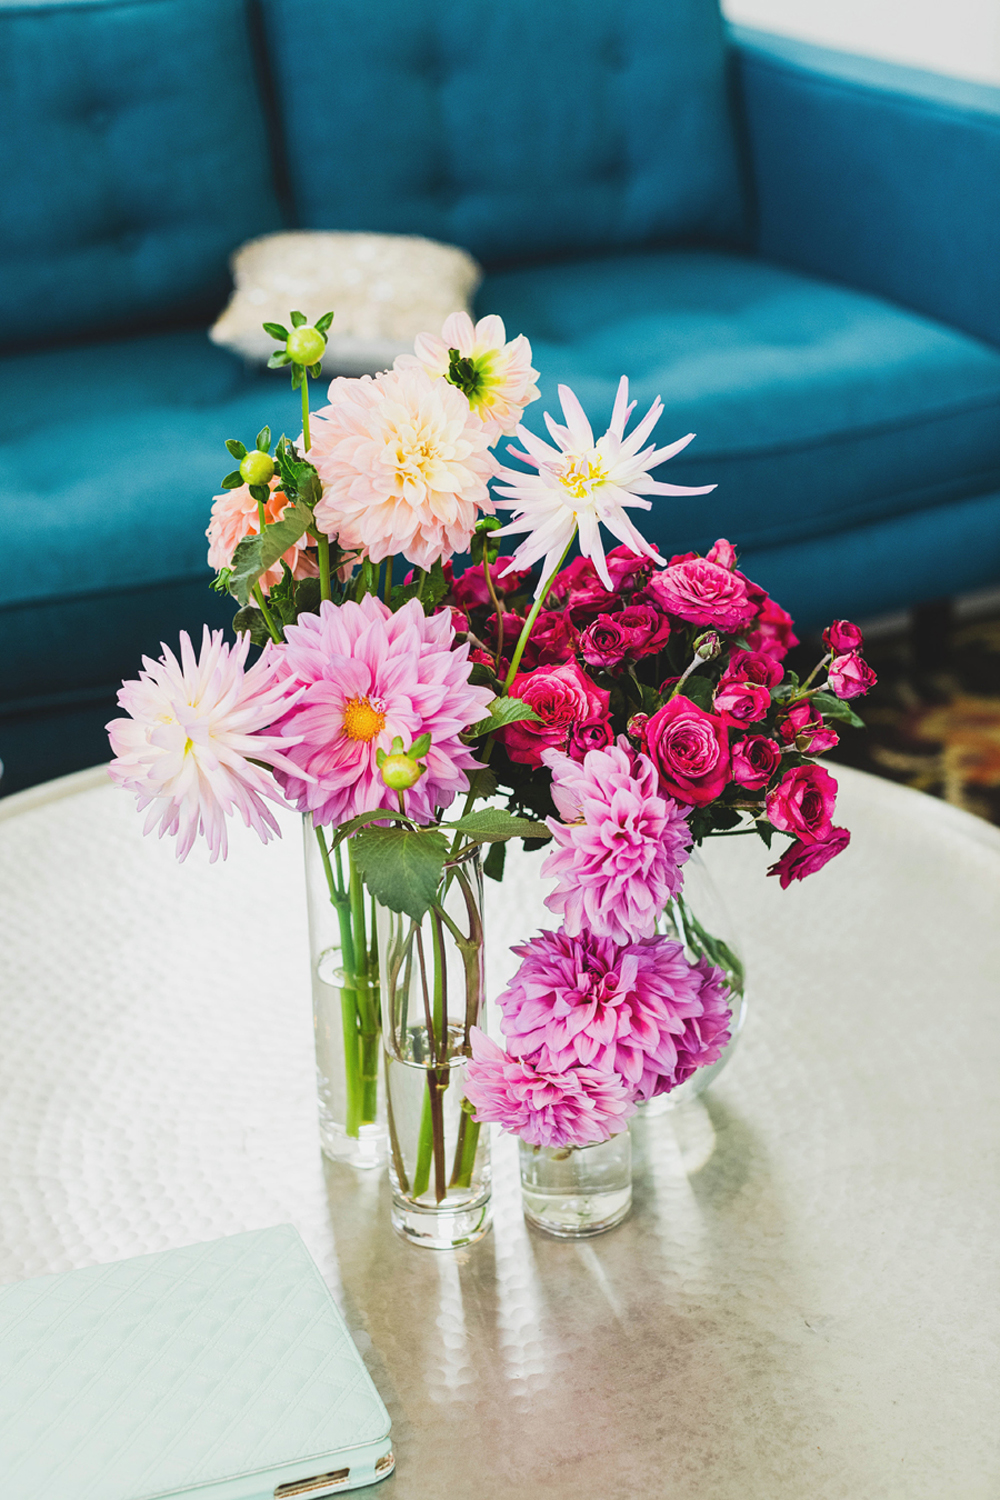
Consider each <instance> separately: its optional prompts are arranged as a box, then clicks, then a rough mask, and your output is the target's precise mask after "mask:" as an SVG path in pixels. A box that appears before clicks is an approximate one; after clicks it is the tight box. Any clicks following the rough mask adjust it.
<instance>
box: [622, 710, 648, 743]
mask: <svg viewBox="0 0 1000 1500" xmlns="http://www.w3.org/2000/svg"><path fill="white" fill-rule="evenodd" d="M648 723H649V714H633V715H632V717H631V719H629V721H628V723H627V724H626V725H625V728H626V729H627V730H628V732H629V734H630V735H631V737H632V739H634V740H641V739H643V738H644V737H645V734H646V725H647V724H648Z"/></svg>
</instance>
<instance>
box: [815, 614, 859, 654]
mask: <svg viewBox="0 0 1000 1500" xmlns="http://www.w3.org/2000/svg"><path fill="white" fill-rule="evenodd" d="M863 641H864V638H863V636H862V634H861V631H860V630H859V629H858V627H857V626H856V625H852V624H851V622H850V620H834V622H833V624H832V625H829V626H828V627H827V628H826V630H824V632H823V645H824V646H825V647H826V649H827V650H828V651H832V652H833V653H834V655H835V656H838V655H840V654H842V653H843V652H845V651H860V650H861V647H862V644H863Z"/></svg>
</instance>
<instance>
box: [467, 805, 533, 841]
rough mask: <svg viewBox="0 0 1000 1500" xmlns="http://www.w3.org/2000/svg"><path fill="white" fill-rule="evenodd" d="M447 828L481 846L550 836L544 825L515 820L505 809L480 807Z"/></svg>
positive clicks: (525, 819) (529, 820)
mask: <svg viewBox="0 0 1000 1500" xmlns="http://www.w3.org/2000/svg"><path fill="white" fill-rule="evenodd" d="M447 826H448V827H449V828H455V829H457V830H458V832H459V833H465V834H468V835H469V837H470V838H471V839H472V840H474V842H476V843H482V844H493V843H495V842H496V841H497V840H498V839H549V838H551V836H552V835H551V834H550V833H549V831H548V829H547V828H546V827H545V824H544V823H533V822H532V821H531V819H530V818H516V817H515V816H514V814H513V813H510V812H508V811H507V809H506V808H505V807H481V808H480V809H479V811H478V812H470V813H467V814H466V816H465V817H464V818H459V819H458V821H457V822H456V823H449V824H448V825H447Z"/></svg>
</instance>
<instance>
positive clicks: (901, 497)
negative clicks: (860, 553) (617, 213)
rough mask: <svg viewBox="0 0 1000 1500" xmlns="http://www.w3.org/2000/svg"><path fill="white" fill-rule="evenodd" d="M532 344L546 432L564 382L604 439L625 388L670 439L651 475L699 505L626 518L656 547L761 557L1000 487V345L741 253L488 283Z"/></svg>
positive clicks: (662, 504) (678, 502)
mask: <svg viewBox="0 0 1000 1500" xmlns="http://www.w3.org/2000/svg"><path fill="white" fill-rule="evenodd" d="M477 302H478V306H479V308H480V309H481V311H482V312H486V311H489V312H497V313H499V314H500V315H501V316H502V317H503V318H504V320H505V322H506V323H507V327H508V330H509V332H510V333H521V332H523V333H525V334H527V335H528V337H529V338H530V340H531V344H532V349H533V352H534V359H533V363H534V364H535V366H536V368H538V369H539V370H541V371H542V381H541V382H540V387H541V391H542V400H541V401H538V402H535V403H534V404H533V405H532V406H530V407H529V408H528V412H527V417H526V421H527V425H528V426H529V427H530V428H531V429H532V430H533V431H537V432H538V433H540V434H541V435H544V427H543V424H542V411H543V409H547V410H548V411H550V412H552V413H553V415H558V411H559V406H558V397H557V394H556V385H557V384H558V383H560V382H562V383H565V384H568V385H570V386H571V387H572V388H573V390H574V391H575V392H576V394H577V395H578V396H579V398H580V400H581V401H582V403H583V406H584V408H585V410H586V411H587V412H588V414H589V415H590V416H591V419H592V422H593V426H594V428H595V431H601V430H603V427H604V426H606V424H607V420H608V418H609V417H610V413H611V406H612V402H613V400H614V394H615V389H616V386H617V383H618V380H619V377H620V376H621V375H623V374H628V375H629V377H630V382H631V393H632V395H633V396H634V397H635V398H636V399H637V401H638V403H639V404H638V408H637V415H641V414H642V413H644V412H645V411H646V410H647V408H648V407H649V404H650V403H651V401H652V400H653V398H654V397H655V396H660V397H662V399H663V403H664V407H665V411H664V414H663V416H662V417H661V418H660V422H659V425H658V427H657V429H656V437H657V440H658V442H660V443H661V444H662V443H667V442H670V441H671V440H673V439H674V438H677V437H680V436H682V435H683V434H684V433H686V432H695V433H696V434H697V438H696V441H695V442H693V443H691V445H690V447H688V448H687V449H685V450H684V452H683V454H681V455H679V456H678V457H677V458H675V459H672V460H671V461H670V462H669V463H668V464H666V465H664V466H663V468H662V469H661V470H660V472H659V473H658V475H657V477H658V478H660V479H663V480H666V481H668V482H670V483H675V484H689V485H701V484H709V483H712V482H716V483H717V484H718V489H717V490H716V491H715V492H713V493H712V494H711V495H710V496H692V497H691V498H684V497H677V498H657V499H654V501H653V505H654V509H653V511H652V512H650V513H647V514H645V515H644V514H643V513H641V512H636V519H637V521H638V524H639V525H640V527H642V528H643V529H644V530H645V533H646V535H648V536H649V537H650V539H651V540H654V541H656V542H657V543H658V545H659V546H660V547H661V549H663V550H665V551H677V550H683V551H687V550H688V549H690V548H698V549H704V548H706V547H708V546H709V545H711V543H712V542H713V541H714V540H715V538H716V537H718V536H727V537H729V538H730V539H731V540H733V541H734V542H737V543H738V544H739V545H740V546H741V548H744V549H746V550H747V551H748V552H749V551H755V550H760V549H766V548H773V547H775V546H782V545H787V544H789V543H795V542H799V541H804V540H806V539H809V538H815V537H820V536H823V535H825V534H830V533H838V532H843V531H846V530H849V529H850V528H852V527H857V526H863V525H866V524H871V523H874V522H876V521H881V520H884V519H886V518H889V517H893V516H900V515H903V514H906V513H909V512H913V511H918V510H922V509H926V508H929V507H933V506H939V505H946V504H949V503H951V502H953V501H957V500H960V499H962V498H965V497H969V496H977V495H982V494H985V493H987V492H989V491H995V490H997V489H998V488H1000V421H998V415H1000V350H997V349H994V348H992V347H990V346H989V345H987V344H984V343H980V342H978V341H977V340H975V339H973V338H971V337H969V336H967V335H965V334H960V333H956V332H953V331H952V330H950V329H948V328H945V327H943V326H942V325H940V324H937V323H934V322H932V321H930V320H929V319H927V318H924V317H921V316H918V315H916V314H914V313H909V312H907V311H905V310H904V309H902V308H900V307H896V306H892V305H890V304H889V303H886V302H883V301H880V300H879V299H878V298H876V297H872V296H867V295H863V294H861V293H858V292H853V291H851V290H849V289H848V288H847V287H843V286H837V285H833V284H831V283H828V282H824V281H819V280H815V279H812V278H810V277H808V276H804V275H800V274H798V273H796V272H793V271H788V270H784V269H782V268H781V267H780V266H776V265H773V264H768V263H765V262H762V261H758V260H753V259H746V258H742V257H739V256H735V255H724V254H715V253H707V252H706V253H701V252H678V251H662V252H655V253H648V254H637V255H629V256H615V257H610V258H606V259H601V260H586V261H577V262H574V263H564V264H559V265H549V266H545V267H536V268H533V269H528V270H519V271H507V272H503V273H500V274H494V275H491V276H488V277H487V278H486V280H485V282H484V283H483V286H482V288H481V290H480V292H479V296H478V299H477Z"/></svg>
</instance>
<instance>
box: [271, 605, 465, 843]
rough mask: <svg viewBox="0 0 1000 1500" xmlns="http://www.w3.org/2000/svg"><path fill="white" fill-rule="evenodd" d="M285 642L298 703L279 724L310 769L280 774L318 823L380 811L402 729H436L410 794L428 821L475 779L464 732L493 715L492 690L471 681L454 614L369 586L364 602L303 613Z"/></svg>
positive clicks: (285, 663) (293, 798)
mask: <svg viewBox="0 0 1000 1500" xmlns="http://www.w3.org/2000/svg"><path fill="white" fill-rule="evenodd" d="M285 637H286V640H285V645H284V646H283V647H279V648H276V650H275V655H276V656H278V658H279V665H280V668H281V671H282V673H283V675H284V677H285V679H286V685H287V690H288V691H289V692H290V693H291V692H293V691H294V690H295V689H296V688H298V689H299V690H300V691H299V695H298V701H297V702H296V703H295V705H294V707H293V708H292V709H291V710H290V711H289V712H288V713H286V714H285V715H284V717H283V718H281V719H279V720H278V721H277V722H276V723H275V724H274V726H273V728H274V730H276V731H277V732H279V733H280V734H282V735H284V736H286V737H287V740H286V743H287V746H288V749H287V758H288V760H289V761H291V762H293V764H294V765H295V766H297V767H300V768H301V774H300V775H298V776H296V775H294V774H288V770H287V763H286V769H285V770H278V771H276V773H275V774H276V776H277V777H278V779H279V781H280V784H281V786H282V787H283V788H284V791H285V796H286V797H287V798H288V800H289V801H290V802H291V803H292V804H293V805H294V806H295V807H297V808H298V809H299V811H300V812H310V813H312V815H313V822H314V823H315V825H316V827H317V828H319V827H324V826H328V825H329V826H334V827H336V826H337V825H339V824H341V823H345V822H346V821H347V820H348V818H353V817H354V816H355V815H356V814H358V813H364V812H373V811H374V809H375V808H377V807H383V806H385V804H386V801H387V799H388V798H389V793H387V791H386V789H385V786H384V785H383V783H382V777H381V774H380V772H379V769H378V761H377V755H378V751H379V750H380V749H381V750H385V751H386V752H388V751H389V749H390V748H391V745H392V741H393V738H394V737H395V736H397V735H398V736H399V738H400V739H402V741H403V743H404V745H410V744H412V743H413V741H414V740H416V739H419V738H420V736H421V735H422V734H429V735H430V736H431V747H430V749H429V750H428V752H427V754H426V755H425V756H424V757H423V760H424V762H425V764H426V766H427V770H426V772H425V773H424V775H423V776H421V778H420V780H419V781H418V782H417V784H416V786H414V787H412V788H411V789H410V791H408V792H407V793H406V811H407V813H408V815H409V816H410V817H411V818H413V819H414V820H415V821H416V822H418V823H427V822H430V821H431V819H432V818H433V816H434V811H435V808H438V807H449V806H450V805H451V803H452V801H453V800H454V798H455V796H456V795H457V793H459V792H464V791H466V790H467V788H468V784H469V783H468V777H467V776H466V774H465V773H466V771H468V770H472V769H473V768H475V767H476V766H478V764H479V762H478V761H477V760H476V758H475V757H474V755H473V754H472V752H471V751H470V750H469V749H468V747H467V746H465V745H463V743H462V741H461V740H460V738H459V735H460V734H461V732H462V730H463V729H465V728H466V727H467V726H468V725H469V724H474V723H475V722H476V721H477V720H478V719H481V718H482V717H483V716H484V714H485V713H486V712H487V705H488V704H489V703H490V701H491V699H492V698H493V694H492V692H491V691H490V689H489V688H486V687H473V686H472V685H471V683H470V682H469V660H468V657H469V647H468V645H464V646H458V647H455V649H452V646H453V643H454V631H453V630H452V625H451V617H450V614H449V613H441V614H436V615H431V616H430V617H427V616H425V614H424V612H423V609H422V608H421V606H420V604H419V603H418V601H417V600H416V599H411V600H410V601H409V602H408V603H407V604H404V605H403V607H402V609H399V610H397V611H396V613H395V614H391V613H390V612H389V609H388V608H387V606H386V605H384V604H383V603H382V601H381V600H380V599H376V598H375V597H374V595H372V594H368V595H366V596H365V598H364V599H362V600H361V602H360V603H359V604H354V603H352V602H348V603H346V604H340V605H337V604H331V603H330V601H329V600H328V599H324V600H323V602H322V604H321V605H320V608H319V614H318V615H313V614H304V615H300V616H299V619H298V623H297V624H296V625H289V626H288V627H287V628H286V631H285Z"/></svg>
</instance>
